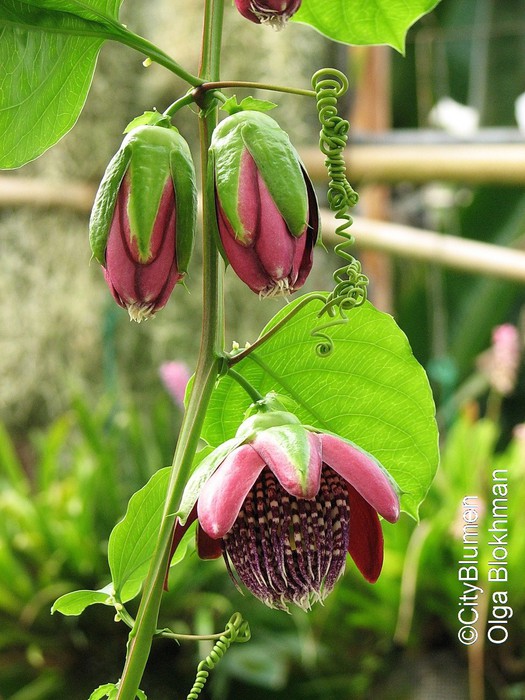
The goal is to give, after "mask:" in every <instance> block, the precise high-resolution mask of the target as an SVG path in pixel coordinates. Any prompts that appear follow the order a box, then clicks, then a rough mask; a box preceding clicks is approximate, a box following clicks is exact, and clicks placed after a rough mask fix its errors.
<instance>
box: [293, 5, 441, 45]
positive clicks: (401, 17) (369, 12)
mask: <svg viewBox="0 0 525 700" xmlns="http://www.w3.org/2000/svg"><path fill="white" fill-rule="evenodd" d="M438 2H439V0H410V2H406V0H365V1H364V2H363V0H303V1H302V4H301V7H300V9H299V11H298V12H297V14H295V15H294V16H293V18H292V19H293V20H295V21H296V22H303V23H304V24H309V25H311V26H312V27H314V28H315V29H317V30H318V31H319V32H321V34H324V35H325V36H327V37H329V38H330V39H333V40H334V41H340V42H342V43H343V44H358V45H371V44H387V45H388V46H393V47H394V48H395V49H397V50H398V51H400V52H401V53H403V52H404V48H405V36H406V33H407V31H408V29H409V28H410V27H411V26H412V25H413V24H414V22H416V21H417V20H418V19H419V18H420V17H422V16H423V15H424V14H426V13H427V12H430V11H431V10H432V9H434V7H435V6H436V5H437V4H438Z"/></svg>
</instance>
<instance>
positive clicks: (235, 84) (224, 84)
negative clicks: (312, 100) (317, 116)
mask: <svg viewBox="0 0 525 700" xmlns="http://www.w3.org/2000/svg"><path fill="white" fill-rule="evenodd" d="M222 88H249V89H256V90H271V91H273V92H287V93H291V94H292V95H301V96H303V97H315V91H314V90H303V89H302V88H294V87H287V86H283V85H272V84H271V83H256V82H250V81H244V80H217V81H216V82H213V83H211V82H210V83H206V84H204V85H202V86H201V89H202V90H216V89H219V90H221V89H222Z"/></svg>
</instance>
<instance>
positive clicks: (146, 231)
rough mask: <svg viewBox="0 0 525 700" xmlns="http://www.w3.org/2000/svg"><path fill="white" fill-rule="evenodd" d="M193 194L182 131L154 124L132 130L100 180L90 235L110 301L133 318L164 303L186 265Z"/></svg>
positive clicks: (145, 315) (146, 314)
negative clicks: (111, 299)
mask: <svg viewBox="0 0 525 700" xmlns="http://www.w3.org/2000/svg"><path fill="white" fill-rule="evenodd" d="M152 114H155V115H156V114H157V113H152ZM196 200H197V193H196V186H195V171H194V168H193V162H192V160H191V153H190V150H189V147H188V144H187V143H186V141H184V139H183V138H182V136H181V135H180V134H179V132H178V131H177V130H176V129H175V128H174V127H171V126H169V125H168V126H166V125H164V126H159V125H158V124H157V125H150V124H140V125H138V126H136V127H134V128H132V129H131V130H129V131H128V132H127V134H126V137H125V138H124V140H123V142H122V144H121V146H120V148H119V150H118V151H117V153H116V154H115V155H114V156H113V158H112V159H111V161H110V163H109V165H108V167H107V168H106V172H105V173H104V177H103V178H102V182H101V183H100V187H99V189H98V192H97V196H96V198H95V202H94V204H93V210H92V212H91V219H90V223H89V240H90V245H91V250H92V251H93V255H94V257H95V258H96V259H97V260H98V262H99V263H100V264H101V265H102V267H103V268H104V276H105V278H106V282H107V284H108V286H109V289H110V291H111V293H112V295H113V297H114V298H115V301H116V302H117V303H118V304H119V305H120V306H123V307H124V308H126V309H127V310H128V311H129V315H130V317H131V318H132V319H133V320H134V321H142V320H143V319H145V318H149V317H150V316H153V315H154V314H155V312H156V311H158V310H159V309H161V308H162V307H163V306H165V304H166V302H167V301H168V297H169V296H170V294H171V291H172V290H173V287H174V286H175V284H176V283H177V282H178V281H179V280H181V279H182V277H183V276H184V273H185V272H186V270H187V269H188V263H189V259H190V255H191V249H192V246H193V237H194V229H195V218H196Z"/></svg>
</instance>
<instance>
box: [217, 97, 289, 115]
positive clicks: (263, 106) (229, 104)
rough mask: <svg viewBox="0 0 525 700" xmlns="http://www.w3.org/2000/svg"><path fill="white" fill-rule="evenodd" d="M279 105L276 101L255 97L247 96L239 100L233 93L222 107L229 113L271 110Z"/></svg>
mask: <svg viewBox="0 0 525 700" xmlns="http://www.w3.org/2000/svg"><path fill="white" fill-rule="evenodd" d="M276 107H277V105H276V104H275V102H270V101H269V100H258V99H256V98H255V97H245V98H244V99H243V100H241V101H240V102H237V97H236V96H235V95H233V97H230V98H229V99H227V100H226V102H223V104H222V105H221V107H220V109H221V110H222V111H224V112H228V114H236V113H237V112H243V111H250V110H251V111H254V112H269V111H270V110H272V109H275V108H276Z"/></svg>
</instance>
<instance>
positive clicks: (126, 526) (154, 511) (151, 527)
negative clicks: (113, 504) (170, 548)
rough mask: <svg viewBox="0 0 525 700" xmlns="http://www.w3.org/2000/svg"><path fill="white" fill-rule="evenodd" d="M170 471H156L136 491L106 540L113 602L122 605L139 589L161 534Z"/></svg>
mask: <svg viewBox="0 0 525 700" xmlns="http://www.w3.org/2000/svg"><path fill="white" fill-rule="evenodd" d="M169 474H170V467H166V468H165V469H159V471H157V472H155V474H154V475H153V476H152V477H151V479H150V480H149V481H148V483H147V484H146V485H145V486H144V487H143V488H141V489H140V491H137V493H135V494H134V495H133V496H132V497H131V500H130V502H129V504H128V510H127V511H126V515H125V516H124V518H123V520H121V521H120V522H119V523H118V524H117V525H116V526H115V527H114V528H113V532H112V533H111V535H110V537H109V543H108V560H109V568H110V569H111V577H112V581H113V586H114V588H115V598H116V599H117V600H118V601H119V602H121V603H125V602H126V601H128V600H131V599H132V598H134V597H135V596H136V595H137V594H138V592H139V591H140V588H141V586H142V582H143V580H144V578H145V576H146V573H147V571H148V567H149V563H150V560H151V557H152V556H153V552H154V550H155V544H156V542H157V537H158V534H159V530H160V525H161V520H162V512H163V508H164V501H165V499H166V491H167V488H168V480H169Z"/></svg>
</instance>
